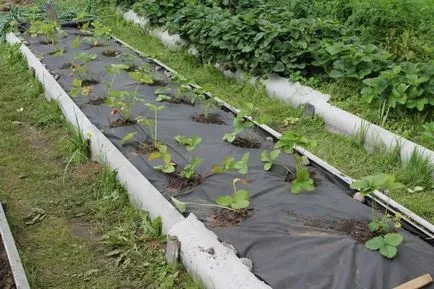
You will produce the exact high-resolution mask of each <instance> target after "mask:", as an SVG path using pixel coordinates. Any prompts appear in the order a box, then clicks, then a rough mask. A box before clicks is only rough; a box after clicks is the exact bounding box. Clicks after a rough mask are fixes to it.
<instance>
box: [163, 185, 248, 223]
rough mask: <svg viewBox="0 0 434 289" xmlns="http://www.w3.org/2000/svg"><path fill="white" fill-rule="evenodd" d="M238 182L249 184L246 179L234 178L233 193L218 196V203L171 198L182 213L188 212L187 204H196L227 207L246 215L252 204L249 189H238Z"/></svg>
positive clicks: (226, 208)
mask: <svg viewBox="0 0 434 289" xmlns="http://www.w3.org/2000/svg"><path fill="white" fill-rule="evenodd" d="M237 182H240V183H243V184H247V182H246V181H245V180H242V179H238V178H236V179H234V180H233V181H232V184H233V188H234V191H233V193H232V194H231V195H221V196H218V197H217V199H216V204H205V203H195V202H182V201H180V200H178V199H176V198H174V197H171V200H172V203H173V205H174V206H175V208H176V209H177V210H178V211H180V212H181V213H185V212H186V210H187V205H196V206H203V207H214V208H220V209H225V210H229V211H233V212H236V213H238V214H242V215H244V214H245V213H246V211H247V209H248V208H249V206H250V197H249V191H247V190H246V189H242V190H237V188H236V183H237Z"/></svg>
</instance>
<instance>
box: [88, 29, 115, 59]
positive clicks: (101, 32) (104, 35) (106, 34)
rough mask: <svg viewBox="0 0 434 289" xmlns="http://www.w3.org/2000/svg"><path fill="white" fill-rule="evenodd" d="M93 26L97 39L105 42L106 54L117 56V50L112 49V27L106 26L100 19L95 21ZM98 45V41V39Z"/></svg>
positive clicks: (104, 53)
mask: <svg viewBox="0 0 434 289" xmlns="http://www.w3.org/2000/svg"><path fill="white" fill-rule="evenodd" d="M92 26H93V27H94V35H95V37H96V38H97V39H101V40H102V41H103V42H104V51H103V53H102V54H103V55H104V56H116V55H117V52H116V51H112V50H110V39H111V34H112V30H111V28H110V27H108V26H105V25H104V24H102V23H101V22H99V21H93V22H92ZM96 45H98V42H97V41H96Z"/></svg>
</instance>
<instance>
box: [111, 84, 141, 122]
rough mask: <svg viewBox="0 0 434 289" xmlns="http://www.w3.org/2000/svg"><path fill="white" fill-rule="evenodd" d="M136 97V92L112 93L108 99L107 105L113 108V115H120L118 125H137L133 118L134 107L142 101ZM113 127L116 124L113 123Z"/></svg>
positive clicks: (115, 91) (120, 91) (119, 91)
mask: <svg viewBox="0 0 434 289" xmlns="http://www.w3.org/2000/svg"><path fill="white" fill-rule="evenodd" d="M136 96H137V92H136V91H134V92H132V91H122V90H111V91H110V95H109V96H108V97H107V99H106V103H107V105H108V106H110V107H111V108H112V114H113V115H115V114H118V115H119V116H120V123H117V125H128V124H134V123H136V121H135V120H134V119H133V118H132V115H133V107H134V105H135V104H136V103H138V102H139V101H140V99H139V98H137V97H136ZM113 125H115V124H114V123H113V124H112V126H113Z"/></svg>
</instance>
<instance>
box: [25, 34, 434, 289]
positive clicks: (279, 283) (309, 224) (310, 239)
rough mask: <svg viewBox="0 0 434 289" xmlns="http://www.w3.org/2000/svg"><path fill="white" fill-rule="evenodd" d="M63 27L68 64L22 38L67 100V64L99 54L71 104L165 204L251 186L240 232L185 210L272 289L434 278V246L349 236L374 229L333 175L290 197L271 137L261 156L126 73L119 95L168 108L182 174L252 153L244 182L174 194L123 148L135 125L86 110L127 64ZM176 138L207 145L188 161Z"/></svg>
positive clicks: (217, 216)
mask: <svg viewBox="0 0 434 289" xmlns="http://www.w3.org/2000/svg"><path fill="white" fill-rule="evenodd" d="M64 29H65V31H66V32H67V33H68V36H67V37H66V38H62V39H60V40H59V44H58V46H59V47H64V48H65V53H64V55H63V56H51V55H49V52H50V51H52V50H53V47H52V46H51V45H46V44H42V43H41V41H40V40H41V38H40V37H36V38H31V37H29V36H25V39H26V40H27V42H28V43H29V46H30V48H31V50H32V51H33V53H34V54H35V55H36V56H39V57H42V62H43V63H44V64H45V65H46V67H47V69H48V70H49V71H50V72H51V73H52V74H53V75H55V77H56V78H57V79H58V82H59V83H60V85H61V86H62V87H63V88H64V89H65V91H67V92H68V91H69V90H70V89H71V85H72V81H73V76H72V72H71V69H70V68H65V67H67V66H64V65H65V64H66V63H70V62H71V61H72V59H73V57H74V56H75V55H76V54H77V53H78V52H87V53H96V54H97V55H98V56H97V58H96V60H94V61H91V62H89V63H87V64H86V65H87V66H88V67H89V68H90V70H91V71H92V73H93V75H94V78H95V79H96V80H98V81H100V83H99V84H97V85H93V86H92V92H91V93H90V96H82V95H79V96H77V97H75V98H74V101H75V102H76V103H77V105H78V106H79V107H80V108H81V109H82V111H83V112H84V113H85V114H86V116H87V117H88V118H89V119H90V120H91V122H92V123H93V124H94V125H95V126H97V127H98V128H99V129H100V130H101V131H103V132H104V134H105V135H106V136H107V137H108V138H109V139H110V141H112V142H113V143H114V144H115V145H116V147H117V148H118V149H119V150H120V151H122V153H123V154H124V155H125V156H126V157H127V158H128V159H129V160H130V161H131V162H132V163H133V164H134V165H135V166H136V167H137V168H138V169H139V170H140V171H141V172H142V173H143V175H144V176H145V177H146V178H147V179H148V180H149V181H150V182H151V183H152V184H153V185H154V186H155V187H156V188H157V189H158V190H159V191H160V192H161V193H162V194H163V195H164V196H165V197H167V198H170V196H176V197H177V198H178V199H180V200H183V201H193V202H198V203H213V202H215V199H216V197H217V196H219V195H221V194H230V193H231V192H232V190H233V189H232V180H233V179H234V178H236V177H241V178H247V179H248V180H249V183H248V184H247V185H242V184H238V188H247V189H248V190H249V192H250V196H251V208H252V210H249V217H248V218H246V219H244V220H241V222H240V223H238V224H234V225H228V224H227V222H229V221H233V220H228V219H227V217H228V216H226V219H224V218H223V219H222V212H221V211H218V210H216V209H209V208H208V209H204V208H203V207H198V206H191V207H189V208H188V210H189V212H192V213H194V214H196V215H197V216H198V217H199V218H200V219H201V220H202V221H203V222H204V223H205V224H206V225H207V226H208V227H209V228H210V229H211V230H212V231H214V232H215V233H216V234H217V235H218V236H219V238H220V240H221V241H225V242H228V243H230V244H232V245H233V246H234V247H235V248H236V250H237V252H238V255H239V256H240V257H247V258H250V259H251V260H252V261H253V265H254V267H253V272H254V273H255V274H256V275H257V276H258V277H259V278H260V279H262V280H264V281H265V282H266V283H267V284H269V285H270V286H271V287H272V288H275V289H288V288H312V289H330V288H334V289H354V288H360V289H362V288H363V289H365V288H370V289H373V288H393V287H395V286H397V285H400V284H402V283H404V282H407V281H409V280H411V279H413V278H416V277H418V276H420V275H422V274H425V273H430V274H431V275H432V276H434V250H433V247H432V246H430V245H429V244H428V243H426V242H425V241H423V240H422V239H420V238H419V237H418V236H416V235H413V234H411V233H409V232H407V231H405V230H402V231H401V233H402V234H403V236H404V238H405V240H404V242H403V243H402V244H401V245H400V246H399V252H398V255H397V257H396V258H395V259H393V260H388V259H386V258H385V257H383V256H381V255H380V254H379V253H378V252H372V251H369V250H368V249H366V248H365V246H364V244H363V243H361V242H359V241H356V240H355V239H354V238H352V236H351V232H352V230H353V229H354V228H357V226H364V225H366V224H367V223H368V222H369V219H370V218H371V208H370V207H368V206H366V205H363V204H361V203H359V202H357V201H355V200H353V199H352V198H351V197H350V196H349V193H348V191H347V190H346V189H345V188H344V187H343V186H340V185H339V184H338V182H337V181H336V180H334V179H333V177H332V176H330V175H328V174H325V173H323V172H322V170H319V169H318V168H315V167H312V166H311V167H309V170H310V171H311V174H312V175H313V176H314V177H313V178H314V180H315V182H316V184H317V188H316V189H315V191H313V192H308V193H300V194H298V195H294V194H292V193H291V192H290V187H291V184H290V183H289V182H285V181H284V178H285V177H284V175H283V171H281V170H280V169H279V167H278V166H274V167H273V170H272V171H271V172H265V171H264V169H263V164H262V162H261V158H260V154H261V151H262V150H263V149H268V150H270V149H272V145H273V143H272V140H271V138H270V136H269V135H267V134H265V133H264V132H263V131H261V130H259V129H258V130H257V131H256V132H255V134H256V135H255V137H256V138H257V139H258V140H259V141H260V142H261V148H260V149H246V148H241V147H237V146H234V145H232V144H230V143H227V142H224V141H223V140H222V137H223V135H224V134H225V133H228V132H231V131H232V120H233V118H234V115H233V114H232V112H229V111H225V110H223V109H222V110H220V109H217V110H216V112H217V113H218V114H219V116H220V118H221V119H222V120H223V121H224V124H221V125H219V124H204V123H198V122H195V121H193V119H192V117H193V116H198V115H199V114H200V113H201V111H202V109H201V106H200V105H194V106H193V105H188V104H175V103H164V102H163V103H162V102H156V101H155V90H156V89H157V88H158V86H152V85H138V84H137V83H136V81H135V80H133V79H132V78H131V77H130V76H129V75H128V73H127V72H125V71H123V72H122V73H121V74H120V75H119V76H118V77H117V78H116V80H115V82H114V85H113V88H114V89H116V90H128V91H135V90H137V93H138V97H140V98H142V99H144V100H146V102H149V103H153V104H157V105H164V106H165V107H166V109H165V110H164V111H162V112H161V113H160V114H159V117H158V139H159V140H160V142H162V143H164V144H166V145H167V146H168V148H169V150H170V153H171V154H172V157H173V159H174V161H175V162H176V164H177V166H178V167H183V166H185V165H186V164H187V163H188V162H189V161H190V160H191V158H192V156H193V155H194V156H197V157H200V158H202V159H203V163H202V164H201V165H200V174H201V175H207V174H208V173H209V172H210V170H211V168H212V166H213V165H214V164H218V163H222V161H223V159H224V158H225V157H227V156H233V157H234V158H235V159H236V160H239V159H240V158H241V157H242V156H243V155H244V154H245V153H246V152H249V153H250V161H249V172H248V175H247V176H240V175H239V174H238V173H237V172H236V171H234V172H231V173H225V174H215V175H212V176H210V177H209V178H207V179H206V180H205V181H204V182H203V183H202V184H200V185H198V186H197V187H194V188H192V189H187V191H186V192H179V191H177V190H174V189H173V186H171V184H172V183H171V184H169V178H168V176H166V175H165V174H163V173H160V172H158V171H156V170H155V169H154V168H153V166H154V165H156V164H158V163H159V160H153V161H148V160H147V156H146V155H140V154H138V153H137V152H136V147H137V145H135V144H134V143H132V142H130V143H128V144H126V145H121V144H120V140H121V139H122V138H123V137H124V136H125V134H127V133H129V132H133V131H137V133H138V134H137V138H139V139H140V140H142V141H149V137H148V136H147V135H146V131H145V130H144V129H143V128H141V127H139V126H138V125H130V126H122V127H115V128H113V127H110V124H111V123H113V122H114V121H115V120H116V116H115V115H112V114H111V110H112V109H111V108H110V107H109V106H107V105H106V104H105V103H103V104H100V105H94V104H91V103H89V101H90V100H96V99H98V98H99V97H103V96H104V95H105V94H106V84H105V83H107V82H110V81H111V79H112V75H111V74H108V73H107V72H106V70H105V67H106V66H107V65H110V64H114V63H120V59H121V57H120V56H118V57H106V56H103V55H102V54H101V52H102V51H103V49H104V48H103V47H93V46H92V45H91V44H90V43H87V42H86V41H82V43H81V45H80V47H79V48H77V49H73V48H71V45H72V41H73V40H74V38H75V37H76V35H77V34H79V33H80V32H79V30H77V29H75V28H64ZM110 43H111V49H115V50H117V51H119V52H120V53H121V55H126V54H129V55H133V56H134V61H135V62H136V64H137V65H142V64H144V63H149V64H150V65H151V66H152V67H153V68H155V69H156V70H157V71H158V73H161V75H164V77H165V78H166V80H167V81H168V82H169V84H168V85H166V87H176V86H177V84H175V83H174V82H171V81H170V78H169V77H168V75H169V74H168V72H167V71H165V70H164V69H162V68H161V67H158V65H156V64H154V63H153V62H152V61H151V60H147V59H143V58H141V57H140V56H138V55H136V54H135V53H134V52H133V51H130V50H129V49H127V48H126V47H123V46H121V45H120V44H118V43H117V42H115V41H111V42H110ZM62 67H63V68H62ZM134 115H136V116H137V115H142V116H145V117H150V118H152V117H153V112H152V111H150V110H149V109H147V107H146V106H145V105H144V104H137V105H136V106H135V108H134ZM176 135H184V136H187V137H191V136H193V135H197V136H200V137H201V138H202V143H201V144H199V146H198V147H197V148H196V150H194V151H193V153H190V152H188V151H187V150H186V149H185V147H183V146H181V145H179V144H178V143H177V142H176V141H175V140H174V137H175V136H176ZM279 160H280V161H281V162H284V163H285V164H286V165H287V166H288V167H289V168H290V169H292V170H293V171H295V161H294V158H293V156H290V155H286V154H281V155H280V157H279ZM229 217H231V216H229ZM232 217H233V216H232ZM426 288H434V285H430V286H429V287H426Z"/></svg>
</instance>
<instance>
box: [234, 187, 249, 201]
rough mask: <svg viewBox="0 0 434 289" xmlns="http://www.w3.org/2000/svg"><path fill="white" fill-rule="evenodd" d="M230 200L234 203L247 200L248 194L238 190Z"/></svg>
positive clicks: (245, 191)
mask: <svg viewBox="0 0 434 289" xmlns="http://www.w3.org/2000/svg"><path fill="white" fill-rule="evenodd" d="M232 198H233V199H234V201H235V202H238V201H243V200H248V199H249V192H248V191H247V190H238V191H236V192H234V193H233V194H232Z"/></svg>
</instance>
